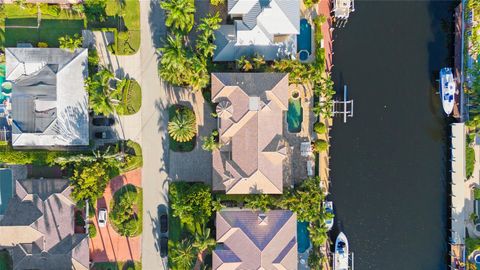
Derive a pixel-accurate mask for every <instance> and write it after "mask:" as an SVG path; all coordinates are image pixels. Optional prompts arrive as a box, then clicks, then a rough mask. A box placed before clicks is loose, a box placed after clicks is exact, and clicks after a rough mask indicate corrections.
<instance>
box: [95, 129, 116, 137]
mask: <svg viewBox="0 0 480 270" xmlns="http://www.w3.org/2000/svg"><path fill="white" fill-rule="evenodd" d="M94 135H95V138H97V139H111V138H113V134H112V132H110V131H108V130H107V131H99V132H95V134H94Z"/></svg>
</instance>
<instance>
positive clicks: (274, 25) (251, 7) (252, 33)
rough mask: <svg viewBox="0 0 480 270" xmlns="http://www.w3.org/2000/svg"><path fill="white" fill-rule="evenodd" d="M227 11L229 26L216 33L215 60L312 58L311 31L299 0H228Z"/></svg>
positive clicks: (223, 26) (302, 59) (304, 59)
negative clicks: (302, 14)
mask: <svg viewBox="0 0 480 270" xmlns="http://www.w3.org/2000/svg"><path fill="white" fill-rule="evenodd" d="M227 8H228V18H227V24H225V25H222V26H221V27H220V28H219V29H218V30H216V31H215V45H216V50H215V53H214V56H213V61H235V60H238V59H240V58H241V57H252V56H255V55H260V56H263V57H264V59H265V60H266V61H273V60H277V59H284V58H291V59H299V60H300V61H309V60H310V59H311V56H312V57H313V55H312V29H311V25H310V24H309V22H308V20H306V19H304V18H303V19H301V16H300V0H228V6H227Z"/></svg>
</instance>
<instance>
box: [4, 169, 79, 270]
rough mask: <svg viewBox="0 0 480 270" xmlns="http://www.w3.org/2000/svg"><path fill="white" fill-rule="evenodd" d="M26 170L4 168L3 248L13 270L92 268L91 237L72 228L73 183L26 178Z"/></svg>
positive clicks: (73, 206) (64, 180) (61, 180)
mask: <svg viewBox="0 0 480 270" xmlns="http://www.w3.org/2000/svg"><path fill="white" fill-rule="evenodd" d="M22 168H23V167H19V166H16V167H12V168H11V169H0V180H1V183H0V184H1V185H0V188H1V189H2V190H0V191H1V195H2V197H1V198H0V202H1V204H2V208H0V249H7V251H8V252H9V253H10V255H11V259H12V266H13V267H12V269H22V270H23V269H38V270H57V269H58V270H65V269H77V270H83V269H85V270H86V269H89V253H88V237H87V235H86V234H83V233H80V234H79V233H75V230H74V208H75V203H74V202H73V201H72V200H71V199H70V193H71V187H69V185H68V184H69V180H66V179H23V177H26V169H25V168H23V169H22ZM12 187H13V188H12Z"/></svg>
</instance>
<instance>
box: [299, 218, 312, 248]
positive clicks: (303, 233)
mask: <svg viewBox="0 0 480 270" xmlns="http://www.w3.org/2000/svg"><path fill="white" fill-rule="evenodd" d="M297 241H298V252H299V253H303V252H305V251H307V249H308V248H309V247H310V238H309V236H308V222H297Z"/></svg>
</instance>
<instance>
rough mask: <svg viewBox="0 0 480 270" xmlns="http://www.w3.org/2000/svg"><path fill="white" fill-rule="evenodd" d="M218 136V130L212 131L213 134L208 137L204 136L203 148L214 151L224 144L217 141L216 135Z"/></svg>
mask: <svg viewBox="0 0 480 270" xmlns="http://www.w3.org/2000/svg"><path fill="white" fill-rule="evenodd" d="M217 136H218V131H216V130H214V131H212V134H211V135H210V136H208V137H206V136H205V137H203V138H202V140H203V144H202V149H203V150H205V151H213V150H216V149H218V148H220V147H221V146H222V145H221V143H220V142H218V141H217V139H216V137H217Z"/></svg>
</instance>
